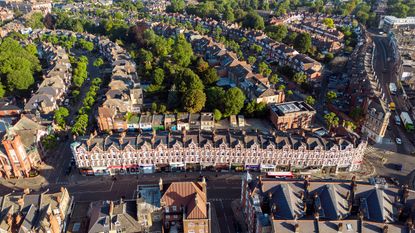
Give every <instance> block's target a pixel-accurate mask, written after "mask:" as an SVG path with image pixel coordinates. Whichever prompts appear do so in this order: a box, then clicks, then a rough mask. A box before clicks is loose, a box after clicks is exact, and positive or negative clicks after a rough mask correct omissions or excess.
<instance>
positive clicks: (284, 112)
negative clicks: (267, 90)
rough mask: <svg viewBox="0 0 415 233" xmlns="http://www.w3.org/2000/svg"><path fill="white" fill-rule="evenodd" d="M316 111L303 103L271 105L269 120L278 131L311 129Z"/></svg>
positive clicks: (293, 102)
mask: <svg viewBox="0 0 415 233" xmlns="http://www.w3.org/2000/svg"><path fill="white" fill-rule="evenodd" d="M315 114H316V110H314V108H313V107H311V106H310V105H308V104H306V103H305V102H303V101H292V102H285V103H281V104H273V105H271V110H270V120H271V122H272V123H273V124H274V126H275V128H277V129H278V130H288V129H297V128H301V129H307V128H310V127H311V124H312V122H313V118H314V115H315Z"/></svg>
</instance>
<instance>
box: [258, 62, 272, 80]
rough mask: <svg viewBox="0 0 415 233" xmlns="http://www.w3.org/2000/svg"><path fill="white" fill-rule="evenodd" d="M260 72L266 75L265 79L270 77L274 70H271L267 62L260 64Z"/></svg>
mask: <svg viewBox="0 0 415 233" xmlns="http://www.w3.org/2000/svg"><path fill="white" fill-rule="evenodd" d="M258 70H259V73H260V74H262V75H264V76H265V77H268V76H269V75H270V74H271V73H272V70H271V69H270V68H269V66H268V65H267V63H265V62H261V63H259V64H258Z"/></svg>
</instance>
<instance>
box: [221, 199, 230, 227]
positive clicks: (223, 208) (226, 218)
mask: <svg viewBox="0 0 415 233" xmlns="http://www.w3.org/2000/svg"><path fill="white" fill-rule="evenodd" d="M220 205H221V206H222V210H223V215H224V216H225V221H226V222H227V223H229V222H228V217H227V216H226V213H225V206H224V205H223V202H222V200H220ZM226 228H227V229H228V232H229V233H231V229H229V224H226Z"/></svg>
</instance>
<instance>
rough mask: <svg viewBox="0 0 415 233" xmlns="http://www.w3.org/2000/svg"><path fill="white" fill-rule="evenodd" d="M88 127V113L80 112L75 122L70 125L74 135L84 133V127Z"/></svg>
mask: <svg viewBox="0 0 415 233" xmlns="http://www.w3.org/2000/svg"><path fill="white" fill-rule="evenodd" d="M87 127H88V114H81V115H79V116H78V118H77V120H76V122H75V124H74V125H73V126H72V128H71V131H72V133H73V134H75V135H78V136H79V135H84V134H85V132H86V128H87Z"/></svg>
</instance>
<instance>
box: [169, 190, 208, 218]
mask: <svg viewBox="0 0 415 233" xmlns="http://www.w3.org/2000/svg"><path fill="white" fill-rule="evenodd" d="M161 201H162V202H163V203H164V204H165V205H166V206H173V205H174V206H184V207H186V208H185V209H186V210H187V214H186V216H187V218H189V219H199V218H207V217H208V214H207V205H206V201H207V197H206V193H204V192H203V189H202V184H199V183H195V182H173V183H171V184H170V185H169V187H168V188H167V190H166V192H165V193H164V194H163V196H162V198H161Z"/></svg>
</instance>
